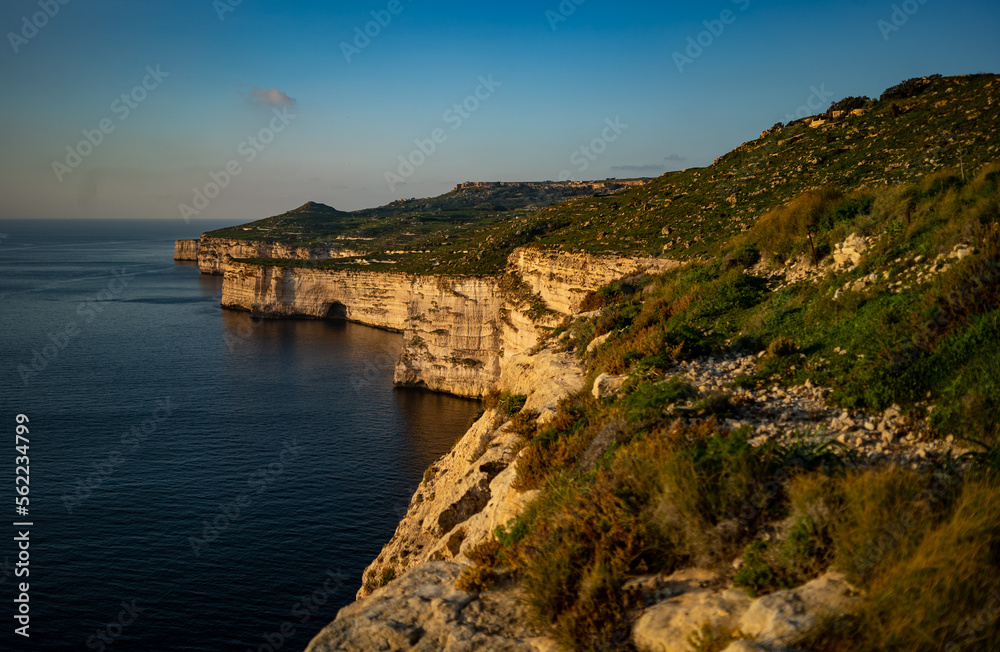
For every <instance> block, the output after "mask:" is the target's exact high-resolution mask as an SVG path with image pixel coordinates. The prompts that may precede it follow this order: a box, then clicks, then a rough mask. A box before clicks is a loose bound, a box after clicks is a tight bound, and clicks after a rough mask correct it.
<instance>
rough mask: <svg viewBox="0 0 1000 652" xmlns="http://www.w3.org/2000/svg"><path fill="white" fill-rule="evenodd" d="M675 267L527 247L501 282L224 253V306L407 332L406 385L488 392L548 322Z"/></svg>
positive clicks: (402, 362)
mask: <svg viewBox="0 0 1000 652" xmlns="http://www.w3.org/2000/svg"><path fill="white" fill-rule="evenodd" d="M199 258H200V259H201V260H205V259H204V258H202V255H201V254H199ZM675 264H676V263H673V262H672V261H665V260H659V259H631V258H620V257H611V256H591V255H586V254H567V253H558V252H536V251H531V250H521V249H519V250H516V251H515V253H514V254H512V255H511V257H510V259H509V261H508V270H507V273H506V274H505V275H504V276H502V277H499V278H497V277H491V276H482V277H480V276H443V275H442V276H429V275H427V276H425V275H415V274H402V273H393V272H375V271H372V272H368V271H359V270H348V269H344V270H335V269H311V268H307V267H302V268H299V267H284V266H280V267H279V266H269V265H263V264H256V263H246V262H235V261H232V260H230V259H227V258H224V259H223V260H222V261H221V268H223V269H224V270H225V273H224V280H223V288H222V305H223V306H224V307H226V308H231V309H235V310H246V311H249V312H253V313H255V314H260V315H264V316H267V317H279V318H281V317H306V318H314V319H329V318H341V319H348V320H350V321H354V322H357V323H361V324H366V325H368V326H375V327H378V328H385V329H389V330H394V331H400V332H402V333H403V336H404V337H403V340H404V343H403V349H402V351H401V353H400V357H399V360H398V362H397V365H396V371H395V382H396V383H397V384H400V385H409V386H421V387H427V388H429V389H432V390H436V391H442V392H449V393H452V394H458V395H461V396H482V395H484V394H485V393H486V392H488V391H490V390H492V389H494V388H495V387H496V386H497V382H498V381H499V379H500V374H501V369H502V366H503V360H504V359H505V358H507V359H510V358H512V357H513V356H516V355H517V354H520V353H524V352H526V351H528V350H530V349H531V348H532V347H534V346H535V344H536V343H537V342H538V338H539V336H540V335H541V334H543V333H544V332H545V329H546V328H552V327H554V326H556V325H558V324H559V323H560V322H561V321H562V320H563V319H565V318H566V317H567V316H568V315H571V314H573V313H574V312H576V310H577V308H578V307H579V304H580V301H581V300H582V298H583V297H584V296H586V294H587V293H588V292H590V291H593V290H596V289H598V288H600V287H601V286H603V285H605V284H606V283H608V282H609V281H611V280H614V279H616V278H621V277H623V276H626V275H628V274H633V273H636V272H638V271H641V270H644V269H652V270H661V269H665V268H669V267H671V266H673V265H675ZM202 269H203V270H204V267H203V268H202Z"/></svg>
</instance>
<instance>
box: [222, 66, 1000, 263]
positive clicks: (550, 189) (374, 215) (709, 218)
mask: <svg viewBox="0 0 1000 652" xmlns="http://www.w3.org/2000/svg"><path fill="white" fill-rule="evenodd" d="M998 134H1000V79H998V77H997V76H996V75H969V76H960V77H941V76H937V75H936V76H932V77H927V78H918V79H911V80H908V81H906V82H903V83H901V84H899V85H897V86H895V87H893V88H890V89H888V90H886V92H885V93H883V94H882V96H881V97H880V98H879V99H877V100H869V99H868V98H856V97H851V98H845V99H844V100H841V101H840V102H837V103H835V104H834V105H833V106H832V107H831V109H830V110H828V111H827V112H826V113H824V114H822V115H820V116H815V117H811V118H804V119H802V120H797V121H795V122H792V123H789V124H787V125H781V124H780V123H779V124H778V125H775V126H774V127H772V128H771V129H768V130H767V131H765V132H763V134H761V137H760V138H759V139H757V140H754V141H751V142H748V143H744V144H743V145H741V146H739V147H738V148H736V149H735V150H733V151H732V152H729V153H728V154H725V155H724V156H721V157H720V158H719V159H717V160H716V162H715V163H714V164H713V165H711V166H709V167H707V168H702V169H688V170H684V171H680V172H668V173H667V174H664V175H662V176H661V177H658V178H657V179H654V180H652V181H650V182H649V183H646V184H644V185H640V186H637V187H633V188H628V189H625V190H622V191H619V192H614V193H613V194H607V193H608V191H609V190H611V189H613V186H606V187H600V186H598V187H596V188H595V189H596V192H597V193H598V194H599V193H605V194H602V195H600V196H593V195H594V194H595V192H594V191H593V190H594V189H589V188H587V186H586V185H582V184H573V183H572V182H568V183H562V184H560V183H551V184H515V185H514V186H513V187H508V186H486V187H478V186H477V187H463V186H459V187H458V188H456V190H454V191H452V192H451V193H448V194H446V195H442V196H440V197H437V198H432V199H411V200H405V201H398V202H393V203H392V204H389V205H388V206H385V207H382V208H377V209H367V210H365V211H356V212H354V213H349V214H340V213H337V212H333V213H330V214H329V215H327V214H321V215H315V216H314V213H313V211H309V210H307V211H304V212H303V209H298V210H297V211H292V212H290V213H286V214H285V215H280V216H277V217H272V218H268V219H266V220H260V221H258V222H253V223H251V224H249V225H245V226H243V227H236V228H233V229H224V230H222V231H216V232H212V233H210V235H213V236H220V237H240V238H246V239H259V238H263V239H279V240H283V241H289V242H292V243H300V242H301V243H312V242H316V241H319V240H324V239H334V238H338V237H339V238H341V239H356V240H359V241H361V242H366V243H368V245H369V246H370V247H369V251H370V255H369V256H368V257H367V260H363V261H359V260H351V259H347V260H338V261H330V262H327V263H318V265H319V266H323V265H329V266H331V267H343V266H345V265H346V266H353V265H357V264H359V263H360V264H365V265H369V264H372V262H373V261H381V262H374V268H376V269H377V268H378V267H380V266H382V267H384V268H386V269H395V270H399V271H410V272H418V273H427V272H432V271H433V272H436V273H455V274H496V273H499V272H500V271H501V270H502V269H503V267H504V264H505V261H506V257H507V255H508V254H509V253H510V252H511V251H513V249H514V248H516V247H518V246H523V245H526V244H537V245H556V246H561V247H568V248H575V249H580V250H585V251H589V252H594V253H598V252H610V253H620V254H623V255H639V254H642V255H650V254H652V255H664V256H669V257H672V258H677V259H682V260H683V259H690V258H692V257H696V256H701V255H714V254H717V253H718V244H719V243H720V242H722V241H724V240H725V239H727V238H729V237H731V236H732V235H734V234H736V233H740V232H743V231H746V230H748V229H750V228H751V227H752V226H753V224H754V223H755V221H756V220H757V219H758V218H759V217H761V216H762V215H763V214H764V213H765V212H767V211H768V210H770V209H771V208H773V207H774V206H777V205H780V204H782V203H784V202H787V201H789V200H791V199H792V198H794V197H796V196H798V195H799V194H801V193H802V192H804V191H805V190H808V189H812V188H819V187H822V186H831V187H835V188H837V189H839V190H840V191H842V192H850V191H854V190H867V191H868V192H869V194H874V193H875V192H877V191H879V190H883V189H885V188H887V187H888V186H890V185H892V184H897V183H902V182H905V181H908V180H912V179H915V178H918V177H919V176H921V175H924V174H927V173H929V172H932V171H934V170H937V169H941V168H942V167H945V166H953V167H956V168H960V167H964V168H965V169H967V170H972V169H975V168H976V167H977V166H979V165H981V164H983V163H984V162H986V161H989V160H992V159H993V158H995V157H996V155H997V154H998V152H1000V142H998ZM597 183H598V184H600V183H601V182H597ZM579 194H583V195H584V196H579V197H576V198H575V199H569V200H568V201H563V202H562V203H559V204H556V205H551V206H549V207H548V208H542V209H540V210H539V209H537V207H539V206H545V205H546V204H551V203H553V202H555V201H558V200H561V199H566V197H568V196H573V195H579ZM500 208H502V209H504V210H502V211H501V210H498V209H500ZM330 210H331V211H332V209H330ZM366 239H370V240H366ZM277 264H292V263H280V262H279V263H277Z"/></svg>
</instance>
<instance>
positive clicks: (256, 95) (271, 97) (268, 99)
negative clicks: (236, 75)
mask: <svg viewBox="0 0 1000 652" xmlns="http://www.w3.org/2000/svg"><path fill="white" fill-rule="evenodd" d="M244 95H245V96H246V98H247V102H250V103H251V104H260V105H262V106H295V99H294V98H291V97H288V94H287V93H285V91H279V90H278V89H277V88H257V87H256V86H254V87H253V90H251V91H249V92H247V93H244Z"/></svg>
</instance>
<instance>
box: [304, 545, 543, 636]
mask: <svg viewBox="0 0 1000 652" xmlns="http://www.w3.org/2000/svg"><path fill="white" fill-rule="evenodd" d="M461 569H462V566H460V565H458V564H453V563H448V562H430V563H427V564H422V565H420V566H417V567H416V568H414V569H412V570H410V571H409V572H407V573H406V574H404V575H403V576H402V577H400V578H399V579H397V580H395V581H394V582H392V583H390V584H389V585H387V586H384V587H382V588H380V589H378V590H377V591H375V592H374V593H372V595H371V596H369V597H368V598H366V599H364V600H361V601H359V602H355V603H354V604H351V605H348V606H346V607H344V608H343V609H341V610H340V613H338V614H337V618H336V619H335V620H334V621H333V622H332V623H330V624H329V625H327V627H326V628H325V629H323V630H322V631H321V632H320V633H319V634H317V635H316V637H315V638H314V639H313V640H312V642H311V643H310V644H309V647H308V648H306V652H334V651H336V652H367V651H371V650H414V651H418V652H424V651H426V652H438V651H445V652H466V651H472V650H498V651H501V652H537V651H540V650H544V649H547V647H548V645H549V643H550V642H549V641H546V640H545V639H542V638H541V637H539V634H538V632H535V631H533V630H531V629H529V628H528V627H527V626H526V625H525V623H526V622H527V618H526V614H525V613H524V611H523V607H522V606H521V604H520V600H519V599H518V595H517V593H516V592H515V591H513V590H506V591H491V592H489V593H486V594H483V595H482V596H480V595H477V594H475V593H467V592H465V591H461V590H459V589H457V588H455V581H456V580H457V579H458V576H459V574H460V573H461ZM548 649H551V648H548Z"/></svg>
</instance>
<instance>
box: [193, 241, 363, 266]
mask: <svg viewBox="0 0 1000 652" xmlns="http://www.w3.org/2000/svg"><path fill="white" fill-rule="evenodd" d="M175 246H176V245H175ZM363 255H365V252H362V251H356V250H354V249H349V248H346V247H340V246H323V245H314V246H309V247H296V246H293V245H287V244H284V243H282V242H264V241H257V240H236V239H229V238H212V237H209V236H207V235H202V236H201V239H200V240H199V241H198V258H197V259H198V268H199V269H200V270H201V273H202V274H213V275H216V276H222V275H223V274H225V272H226V264H227V261H228V259H229V258H262V259H263V258H273V259H282V260H325V259H328V258H347V257H351V256H363Z"/></svg>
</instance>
